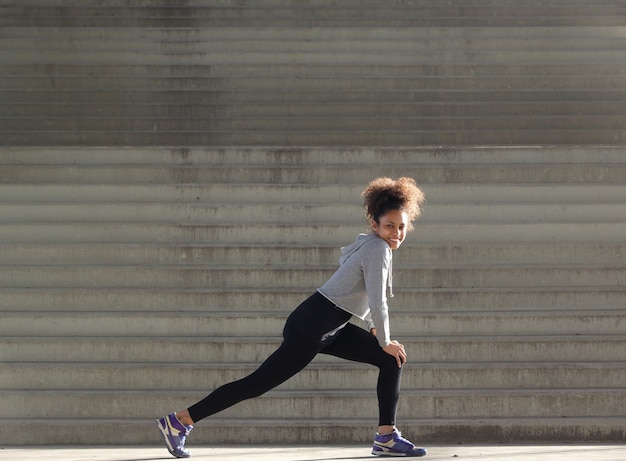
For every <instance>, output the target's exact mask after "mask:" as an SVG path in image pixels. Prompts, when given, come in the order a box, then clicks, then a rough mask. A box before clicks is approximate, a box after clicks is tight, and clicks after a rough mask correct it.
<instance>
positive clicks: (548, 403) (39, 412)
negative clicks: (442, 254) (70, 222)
mask: <svg viewBox="0 0 626 461" xmlns="http://www.w3.org/2000/svg"><path fill="white" fill-rule="evenodd" d="M205 395H206V391H202V392H190V391H187V392H177V393H176V394H174V393H169V394H168V393H165V392H158V391H138V392H128V391H108V392H107V391H86V392H81V391H70V392H63V391H45V392H38V391H22V392H20V391H3V401H4V405H3V413H4V414H5V415H6V417H14V418H15V417H22V418H37V417H57V418H72V417H74V418H85V417H89V416H91V415H93V414H94V413H95V414H98V415H99V417H101V418H119V417H123V416H125V415H127V414H128V412H132V413H133V415H135V416H136V417H143V418H150V417H151V416H152V415H153V413H154V407H155V406H156V405H157V403H156V402H159V403H158V404H159V405H164V404H169V405H171V406H173V407H174V408H177V407H178V406H180V405H181V404H183V402H185V401H194V400H199V399H201V398H202V397H204V396H205ZM625 399H626V396H625V394H624V392H623V390H622V389H584V390H582V389H581V390H579V389H563V390H537V389H534V390H522V391H516V390H494V389H485V390H474V391H463V390H458V391H450V390H445V391H444V390H433V391H422V390H420V391H415V392H411V390H407V389H404V390H403V393H402V399H401V402H400V404H399V408H398V411H399V412H400V413H401V414H403V413H405V412H407V411H410V409H411V408H420V415H421V416H422V417H424V418H440V417H443V418H463V417H475V418H489V417H504V416H507V415H510V414H514V415H516V416H521V417H551V416H554V415H555V414H556V415H559V416H562V417H585V416H588V417H594V416H598V415H602V416H614V417H619V416H623V410H622V409H623V405H624V400H625ZM583 400H584V401H586V402H587V404H586V405H581V404H580V402H581V401H583ZM375 402H376V397H375V394H373V392H372V391H343V392H342V391H338V390H332V391H315V392H311V391H310V390H308V391H304V392H299V391H273V392H271V393H268V394H266V395H264V396H262V397H260V398H257V399H252V400H248V401H247V402H246V405H239V406H235V407H231V408H229V409H227V410H225V411H224V412H223V413H221V416H222V417H225V418H229V417H231V418H248V417H256V418H278V419H290V418H303V417H304V418H312V419H319V418H324V417H327V416H328V415H329V414H332V415H333V416H335V417H337V418H367V417H371V416H372V414H375V413H377V408H376V403H375Z"/></svg>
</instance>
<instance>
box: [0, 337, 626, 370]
mask: <svg viewBox="0 0 626 461" xmlns="http://www.w3.org/2000/svg"><path fill="white" fill-rule="evenodd" d="M398 339H399V340H400V341H401V342H402V343H403V344H404V345H405V347H406V348H407V351H408V353H409V354H410V355H411V357H414V360H415V361H419V362H437V363H440V362H489V361H496V362H529V361H539V362H545V361H561V362H580V361H583V362H589V361H620V360H623V358H624V357H623V353H622V351H623V349H624V347H626V337H625V336H624V335H598V336H586V335H576V336H555V335H550V336H482V337H481V336H459V337H453V336H447V337H437V338H421V339H415V338H402V337H398ZM279 343H280V338H279V337H272V338H261V337H257V338H245V337H238V338H234V339H233V338H206V337H198V338H191V337H189V338H178V337H175V338H173V337H169V338H167V340H163V338H145V337H143V338H140V337H136V338H112V337H108V338H105V337H65V338H61V337H48V338H44V337H35V338H21V337H2V338H1V339H0V344H1V345H2V347H1V348H0V360H2V361H10V362H42V361H50V360H58V358H59V357H63V361H64V362H87V361H88V362H92V363H99V362H111V361H116V362H120V363H124V362H146V363H181V362H188V363H192V362H194V363H206V362H212V363H217V362H221V363H232V362H233V361H234V360H235V361H237V362H257V363H259V362H261V361H263V360H265V359H266V358H267V357H268V356H269V355H270V354H271V353H272V352H274V350H275V349H276V348H277V347H278V345H279ZM323 360H324V361H328V362H337V361H340V359H337V358H333V357H326V356H324V357H323Z"/></svg>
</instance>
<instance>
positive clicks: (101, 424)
mask: <svg viewBox="0 0 626 461" xmlns="http://www.w3.org/2000/svg"><path fill="white" fill-rule="evenodd" d="M166 411H171V409H168V410H166ZM157 416H160V415H158V414H157ZM154 418H156V416H154ZM152 419H153V418H150V420H134V421H126V420H113V421H111V420H101V421H97V422H92V421H81V424H80V426H79V427H77V425H76V421H75V420H53V421H50V422H48V421H41V420H38V421H28V422H25V421H23V420H9V419H6V420H5V423H4V426H5V427H7V429H6V430H2V431H0V434H2V435H0V437H1V438H0V443H3V444H5V445H15V444H18V445H33V443H36V444H40V445H67V444H71V445H78V446H80V445H85V444H91V445H93V444H98V445H105V446H108V445H113V444H114V445H118V446H119V445H138V444H150V445H156V444H158V443H160V439H159V435H158V433H157V432H156V427H155V425H154V421H152ZM401 424H402V431H403V434H404V435H405V436H406V437H409V438H410V439H411V440H416V441H417V440H419V441H420V443H423V444H426V445H428V444H430V443H446V442H448V443H459V442H467V443H474V444H475V443H476V441H477V440H481V441H483V442H484V443H487V442H495V443H503V442H515V443H520V442H523V441H529V442H535V443H536V442H538V441H546V442H548V441H555V440H558V441H560V442H561V443H563V442H575V443H581V442H591V443H597V441H598V440H603V441H605V442H610V441H613V442H616V443H622V442H623V434H624V431H625V430H626V426H624V424H623V422H622V420H618V419H617V418H615V419H603V418H588V419H584V418H568V419H567V420H566V421H564V420H563V419H562V418H556V419H554V418H553V419H545V420H544V419H539V420H531V421H529V420H527V419H522V418H518V419H515V420H511V419H504V420H502V419H494V420H485V419H482V418H481V419H477V420H471V419H470V420H454V421H449V420H447V419H446V420H428V419H425V420H407V419H406V418H403V419H402V422H401ZM0 427H2V426H0ZM9 429H16V430H15V431H11V430H9ZM375 430H376V422H375V421H374V418H370V419H368V420H366V421H363V420H354V419H351V420H349V421H337V420H336V419H330V420H323V421H321V422H320V424H318V425H314V426H311V424H310V421H304V420H297V421H290V422H289V424H278V425H277V424H276V422H275V421H273V420H271V421H267V420H253V421H241V420H221V419H218V420H216V421H215V422H212V420H211V419H207V420H204V421H203V422H202V424H199V425H197V426H196V427H195V428H194V431H193V433H192V435H191V436H190V439H189V442H188V444H187V447H188V448H190V449H191V450H193V447H194V446H201V445H213V444H215V441H216V440H219V441H220V443H222V444H242V443H243V444H264V445H265V444H270V445H280V444H285V443H289V444H303V445H304V444H318V443H319V444H345V443H347V441H350V443H362V444H363V445H364V448H363V454H364V456H367V455H369V453H370V445H371V443H372V438H373V436H374V432H375ZM13 432H14V433H13Z"/></svg>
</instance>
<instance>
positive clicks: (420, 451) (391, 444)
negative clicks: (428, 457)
mask: <svg viewBox="0 0 626 461" xmlns="http://www.w3.org/2000/svg"><path fill="white" fill-rule="evenodd" d="M372 454H373V455H374V456H424V455H425V454H426V448H418V447H416V446H415V445H413V444H412V443H411V442H409V441H408V440H407V439H405V438H404V437H402V434H401V433H400V431H398V430H397V429H394V431H393V432H392V433H391V434H386V435H380V434H376V437H374V446H373V448H372Z"/></svg>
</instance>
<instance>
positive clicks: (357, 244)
mask: <svg viewBox="0 0 626 461" xmlns="http://www.w3.org/2000/svg"><path fill="white" fill-rule="evenodd" d="M379 238H380V237H378V235H376V234H359V235H358V236H357V238H356V240H355V241H354V242H353V243H351V244H350V245H348V246H345V247H341V256H340V257H339V264H340V265H341V264H343V263H344V262H345V261H346V260H347V259H348V258H349V257H350V256H352V255H353V254H354V253H356V252H357V251H358V250H359V249H360V248H361V247H362V246H363V245H365V244H367V243H369V242H371V241H372V240H376V239H379ZM387 286H388V287H389V297H390V298H393V259H392V260H390V261H389V273H388V276H387Z"/></svg>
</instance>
